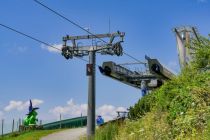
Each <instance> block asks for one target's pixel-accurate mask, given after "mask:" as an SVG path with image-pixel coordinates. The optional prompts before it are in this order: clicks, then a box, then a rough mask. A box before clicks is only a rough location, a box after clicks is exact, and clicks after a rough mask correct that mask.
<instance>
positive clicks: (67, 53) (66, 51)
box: [61, 46, 73, 59]
mask: <svg viewBox="0 0 210 140" xmlns="http://www.w3.org/2000/svg"><path fill="white" fill-rule="evenodd" d="M61 51H62V52H61V54H62V55H63V56H64V57H65V58H66V59H69V58H71V59H72V58H73V53H72V50H70V48H69V47H67V46H64V47H62V49H61Z"/></svg>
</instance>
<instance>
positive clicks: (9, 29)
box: [0, 23, 61, 51]
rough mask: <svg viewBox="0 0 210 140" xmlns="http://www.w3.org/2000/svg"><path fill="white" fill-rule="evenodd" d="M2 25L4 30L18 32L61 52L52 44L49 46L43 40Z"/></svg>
mask: <svg viewBox="0 0 210 140" xmlns="http://www.w3.org/2000/svg"><path fill="white" fill-rule="evenodd" d="M0 25H1V26H2V27H4V28H7V29H9V30H11V31H14V32H16V33H18V34H21V35H23V36H25V37H28V38H30V39H32V40H34V41H37V42H39V43H42V44H45V45H46V46H49V47H51V48H54V49H56V50H59V51H61V50H60V49H59V48H56V47H54V46H52V45H50V44H48V43H46V42H44V41H41V40H39V39H37V38H35V37H32V36H30V35H27V34H25V33H23V32H20V31H18V30H16V29H14V28H11V27H9V26H6V25H4V24H1V23H0Z"/></svg>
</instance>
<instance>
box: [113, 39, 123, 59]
mask: <svg viewBox="0 0 210 140" xmlns="http://www.w3.org/2000/svg"><path fill="white" fill-rule="evenodd" d="M112 50H113V51H114V54H116V55H117V56H122V55H123V48H122V45H121V41H120V42H117V43H115V44H114V45H113V48H112Z"/></svg>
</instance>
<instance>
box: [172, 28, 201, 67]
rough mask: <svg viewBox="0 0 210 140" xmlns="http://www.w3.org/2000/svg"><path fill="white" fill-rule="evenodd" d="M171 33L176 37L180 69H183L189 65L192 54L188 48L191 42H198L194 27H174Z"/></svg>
mask: <svg viewBox="0 0 210 140" xmlns="http://www.w3.org/2000/svg"><path fill="white" fill-rule="evenodd" d="M173 31H174V32H175V35H176V41H177V50H178V55H179V63H180V67H181V69H183V68H184V67H185V66H186V65H188V64H189V62H190V60H191V59H192V54H193V52H194V50H193V48H191V47H190V43H191V40H192V39H193V38H196V39H197V40H198V41H199V35H198V32H197V29H196V27H191V26H183V27H176V28H174V29H173Z"/></svg>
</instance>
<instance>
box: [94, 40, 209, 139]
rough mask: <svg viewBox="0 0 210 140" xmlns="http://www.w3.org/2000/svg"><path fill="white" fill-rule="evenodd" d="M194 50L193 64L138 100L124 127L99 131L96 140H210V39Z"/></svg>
mask: <svg viewBox="0 0 210 140" xmlns="http://www.w3.org/2000/svg"><path fill="white" fill-rule="evenodd" d="M186 47H188V46H186ZM191 47H193V48H195V50H196V51H195V54H194V59H193V61H192V62H191V65H189V66H187V67H186V68H185V69H184V70H182V72H181V73H180V74H179V76H177V77H175V78H174V79H173V80H171V81H168V82H166V83H165V84H164V85H163V86H162V87H161V88H159V89H157V90H155V91H153V92H152V93H150V94H149V95H147V96H145V97H143V98H141V99H139V101H138V102H137V103H136V104H135V105H134V106H132V107H130V113H129V119H128V120H126V121H125V123H124V124H122V125H117V124H110V125H107V126H106V127H103V128H101V129H99V130H97V133H96V139H100V140H107V139H114V140H115V139H117V140H125V139H126V140H139V139H148V140H153V139H155V140H156V139H196V140H197V139H210V70H209V66H210V40H209V39H207V38H204V37H201V39H200V41H197V40H193V43H192V46H191Z"/></svg>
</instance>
